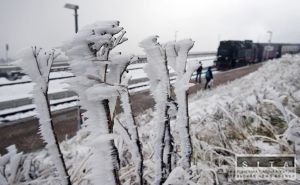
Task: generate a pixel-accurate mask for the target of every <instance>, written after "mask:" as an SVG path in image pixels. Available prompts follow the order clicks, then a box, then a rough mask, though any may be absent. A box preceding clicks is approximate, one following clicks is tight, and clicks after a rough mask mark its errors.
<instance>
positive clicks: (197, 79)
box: [196, 61, 203, 84]
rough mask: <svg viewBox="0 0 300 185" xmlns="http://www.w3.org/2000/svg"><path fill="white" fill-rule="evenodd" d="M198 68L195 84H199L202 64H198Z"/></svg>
mask: <svg viewBox="0 0 300 185" xmlns="http://www.w3.org/2000/svg"><path fill="white" fill-rule="evenodd" d="M199 64H200V66H199V68H198V69H197V74H196V82H199V83H200V84H201V74H202V69H203V68H202V62H201V61H200V62H199Z"/></svg>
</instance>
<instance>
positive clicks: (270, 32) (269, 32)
mask: <svg viewBox="0 0 300 185" xmlns="http://www.w3.org/2000/svg"><path fill="white" fill-rule="evenodd" d="M267 33H268V34H270V36H269V44H270V43H271V41H272V35H273V32H272V31H267Z"/></svg>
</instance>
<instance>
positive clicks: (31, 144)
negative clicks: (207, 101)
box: [0, 64, 261, 154]
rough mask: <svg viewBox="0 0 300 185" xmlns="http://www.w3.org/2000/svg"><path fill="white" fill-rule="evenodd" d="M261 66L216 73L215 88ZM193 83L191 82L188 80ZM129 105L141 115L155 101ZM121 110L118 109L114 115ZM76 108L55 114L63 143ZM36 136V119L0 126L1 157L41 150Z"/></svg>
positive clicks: (145, 96)
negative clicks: (13, 148) (11, 151)
mask: <svg viewBox="0 0 300 185" xmlns="http://www.w3.org/2000/svg"><path fill="white" fill-rule="evenodd" d="M260 66H261V64H255V65H251V66H247V67H243V68H239V69H234V70H231V71H224V72H219V73H218V74H215V75H214V85H215V86H217V85H219V84H224V83H227V82H229V81H232V80H234V79H237V78H240V77H242V76H244V75H247V74H249V73H251V72H253V71H255V70H257V69H258V68H259V67H260ZM204 81H205V80H202V84H196V85H195V86H193V87H191V88H190V89H189V94H193V93H195V92H197V91H198V90H199V89H201V88H203V86H204ZM191 82H192V83H193V82H194V80H191ZM131 102H132V103H133V104H132V108H133V113H134V115H135V116H136V115H138V114H139V113H142V112H143V111H145V110H146V109H148V108H151V107H153V106H154V101H153V98H152V96H150V94H149V92H143V93H138V94H134V95H132V96H131ZM120 111H121V108H120V107H117V112H120ZM77 118H78V109H77V108H76V107H73V108H69V109H66V110H63V111H60V112H54V118H53V122H54V127H55V131H56V132H57V133H58V135H59V140H60V141H61V140H63V139H64V138H65V137H66V136H68V137H72V136H74V135H75V134H76V130H77V128H78V124H77V123H78V119H77ZM37 133H38V120H37V119H36V118H26V119H22V120H18V121H15V122H14V123H10V124H9V125H6V126H2V127H0V154H4V153H6V151H5V148H6V147H7V146H10V145H11V144H16V146H17V148H18V149H19V150H22V151H24V152H30V151H33V150H37V149H40V148H42V147H43V146H44V144H43V143H42V141H41V139H40V137H39V135H38V134H37Z"/></svg>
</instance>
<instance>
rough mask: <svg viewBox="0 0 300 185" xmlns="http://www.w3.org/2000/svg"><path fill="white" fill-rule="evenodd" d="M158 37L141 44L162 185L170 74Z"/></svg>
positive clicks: (158, 177)
mask: <svg viewBox="0 0 300 185" xmlns="http://www.w3.org/2000/svg"><path fill="white" fill-rule="evenodd" d="M157 38H158V36H151V37H148V38H146V39H145V40H143V41H142V42H141V43H140V46H141V47H142V48H143V49H144V51H145V53H146V55H147V61H148V63H147V64H146V65H145V67H144V71H145V72H146V74H147V76H148V78H149V80H150V91H151V94H152V95H153V97H154V100H155V103H156V104H155V116H154V122H155V123H156V124H155V127H156V128H155V130H156V131H155V133H156V136H155V139H154V146H155V149H154V161H155V170H154V171H155V182H154V183H155V184H161V183H162V181H163V179H164V178H165V177H164V165H163V163H164V162H163V153H164V152H163V151H164V139H165V130H166V120H167V112H168V111H167V104H168V97H169V92H170V86H169V84H170V82H169V76H168V74H169V72H168V68H167V63H166V59H165V51H164V50H163V48H162V46H161V45H160V44H159V43H158V42H157Z"/></svg>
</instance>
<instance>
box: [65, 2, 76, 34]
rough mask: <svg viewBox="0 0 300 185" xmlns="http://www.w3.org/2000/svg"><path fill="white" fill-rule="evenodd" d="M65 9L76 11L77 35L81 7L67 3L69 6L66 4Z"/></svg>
mask: <svg viewBox="0 0 300 185" xmlns="http://www.w3.org/2000/svg"><path fill="white" fill-rule="evenodd" d="M64 7H65V8H68V9H72V10H74V11H75V14H74V17H75V33H77V32H78V14H77V10H78V9H79V6H78V5H74V4H70V3H67V4H65V6H64Z"/></svg>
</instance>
